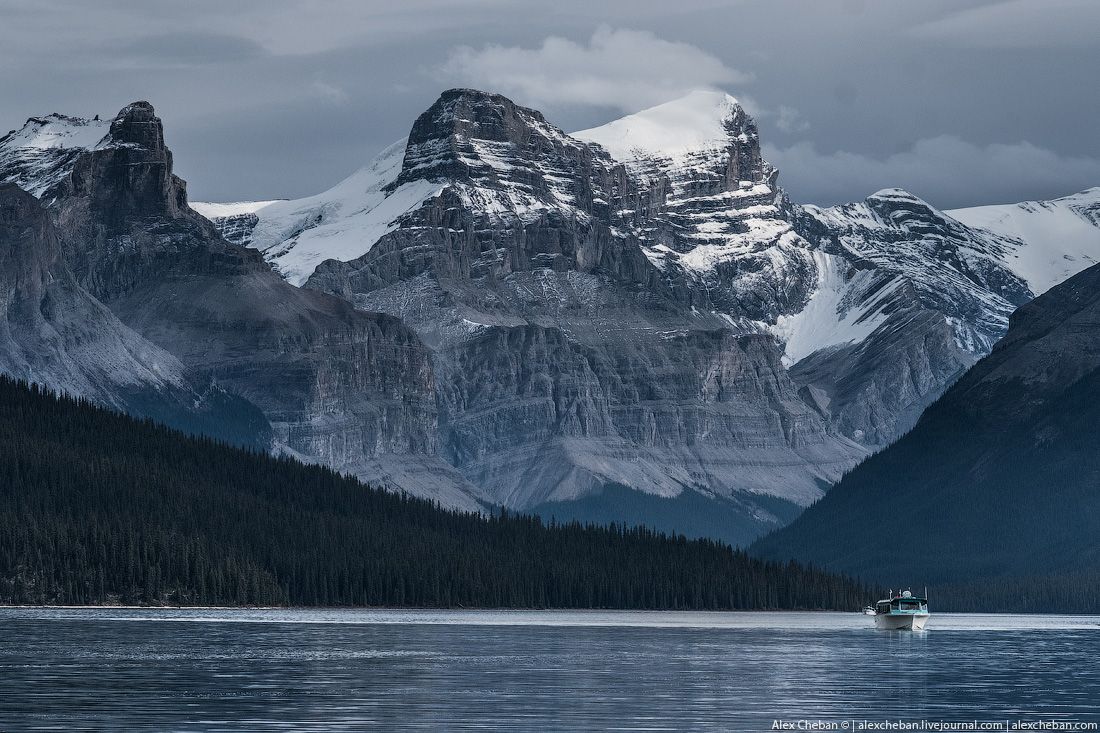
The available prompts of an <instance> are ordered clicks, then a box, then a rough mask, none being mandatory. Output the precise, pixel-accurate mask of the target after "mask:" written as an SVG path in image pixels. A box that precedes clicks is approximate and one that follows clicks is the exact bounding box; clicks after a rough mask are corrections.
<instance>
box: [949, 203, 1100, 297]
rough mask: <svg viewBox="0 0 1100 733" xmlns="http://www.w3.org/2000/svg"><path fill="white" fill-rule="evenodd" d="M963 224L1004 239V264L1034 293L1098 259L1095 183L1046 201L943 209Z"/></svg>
mask: <svg viewBox="0 0 1100 733" xmlns="http://www.w3.org/2000/svg"><path fill="white" fill-rule="evenodd" d="M947 213H948V214H950V215H951V216H952V217H954V218H955V219H957V220H959V221H961V222H962V223H964V224H966V225H967V226H970V227H973V228H975V229H981V230H984V231H987V232H990V233H992V234H994V235H997V236H1000V237H1004V238H1006V239H1008V240H1010V241H1011V242H1012V243H1013V244H1014V245H1016V246H1015V247H1014V248H1013V251H1012V252H1011V253H1010V254H1008V255H1007V256H1006V257H1004V258H1003V262H1004V264H1005V266H1006V267H1008V268H1009V269H1010V270H1012V271H1013V272H1014V273H1016V274H1017V275H1019V276H1020V277H1022V278H1023V279H1024V280H1026V281H1027V283H1028V286H1029V287H1030V288H1031V290H1032V292H1034V293H1035V294H1036V295H1038V294H1041V293H1043V292H1046V291H1047V290H1049V289H1050V288H1052V287H1053V286H1055V285H1057V284H1058V283H1060V282H1062V281H1063V280H1066V279H1068V278H1069V277H1070V276H1072V275H1076V274H1077V273H1078V272H1080V271H1082V270H1084V269H1086V268H1088V267H1091V266H1092V265H1095V264H1096V263H1097V262H1098V261H1100V187H1097V188H1090V189H1087V190H1085V191H1081V192H1080V193H1076V194H1072V195H1070V196H1063V197H1062V198H1058V199H1054V200H1052V201H1025V202H1022V203H1018V204H1004V205H994V206H976V207H972V208H966V209H954V210H952V211H948V212H947Z"/></svg>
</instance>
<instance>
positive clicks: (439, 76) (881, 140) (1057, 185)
mask: <svg viewBox="0 0 1100 733" xmlns="http://www.w3.org/2000/svg"><path fill="white" fill-rule="evenodd" d="M1098 28H1100V1H1098V0H1003V1H990V0H984V1H981V0H952V1H950V2H948V1H945V0H921V1H920V2H915V1H914V0H898V1H897V2H894V1H893V0H805V1H799V2H795V1H793V0H766V1H763V2H752V1H748V0H746V1H745V2H706V1H704V0H664V1H663V2H646V1H645V0H612V1H610V2H592V1H591V0H583V1H580V0H555V2H540V3H525V2H517V1H515V0H465V1H462V2H460V1H459V0H387V1H386V2H373V1H370V0H367V1H363V0H342V1H336V2H317V1H313V2H310V1H308V0H232V1H231V2H227V1H226V0H191V1H190V2H179V0H165V1H162V0H141V1H140V2H135V1H134V0H0V131H2V130H7V129H11V128H15V127H19V126H20V125H22V123H23V121H24V120H25V119H26V118H27V117H29V116H31V115H39V114H45V113H48V112H55V111H56V112H64V113H67V114H74V115H87V116H91V115H93V114H100V115H104V116H108V115H113V114H114V113H115V112H117V110H118V109H119V108H121V107H122V106H123V105H125V104H126V103H127V102H129V101H132V100H135V99H147V100H149V101H150V102H152V103H153V104H154V106H155V107H156V109H157V112H158V114H159V115H160V117H161V118H162V119H163V120H164V122H165V128H166V136H167V140H168V144H169V146H170V147H171V148H172V149H173V151H174V152H175V159H176V168H177V172H178V173H179V174H180V175H181V176H183V177H184V178H186V179H187V180H188V182H189V190H190V193H191V198H192V199H194V200H204V199H205V200H215V201H226V200H245V199H257V198H279V197H297V196H302V195H307V194H311V193H317V192H319V191H321V190H323V189H325V188H328V187H329V186H331V185H332V184H334V183H336V182H337V181H338V180H340V179H341V178H342V177H344V176H345V175H347V174H348V173H350V172H352V171H353V170H355V169H356V168H358V167H359V166H361V165H363V164H364V163H366V162H367V161H368V160H369V159H370V158H371V157H372V156H373V155H374V153H376V152H377V151H378V150H380V149H381V148H382V147H384V146H385V145H387V144H389V143H391V142H393V141H394V140H397V139H399V138H401V137H403V136H405V135H406V134H407V133H408V129H409V127H410V126H411V124H412V121H413V120H414V119H415V118H416V116H417V115H418V114H419V113H420V112H422V111H423V110H424V109H425V108H426V107H428V106H429V105H430V104H431V103H432V101H433V100H434V99H435V97H436V96H437V95H438V94H439V92H440V91H442V90H443V89H446V88H449V87H453V86H474V87H478V88H482V89H488V90H492V91H498V92H501V93H503V94H506V95H508V96H510V97H512V98H513V99H515V100H516V101H518V102H520V103H523V104H527V105H531V106H536V107H538V108H539V109H541V110H542V111H543V112H544V113H545V114H546V116H547V117H548V118H549V119H550V120H551V121H552V122H554V123H555V124H557V125H558V126H560V127H562V128H564V129H565V130H567V131H568V130H577V129H582V128H585V127H591V126H593V125H597V124H600V123H602V122H605V121H608V120H611V119H614V118H616V117H619V116H621V115H623V114H624V113H627V112H632V111H636V110H638V109H641V108H644V107H646V106H650V105H653V104H657V103H660V102H662V101H666V100H668V99H671V98H674V97H676V96H679V95H681V94H683V93H685V92H687V91H689V90H691V89H693V88H699V87H712V88H719V89H723V90H726V91H728V92H730V93H731V94H733V95H734V96H737V97H738V98H739V99H742V100H743V101H744V102H745V103H746V106H748V107H749V108H750V110H751V111H752V112H753V113H754V114H756V115H757V117H758V120H759V123H760V128H761V135H762V138H763V140H764V142H765V154H766V156H767V157H768V158H769V160H771V161H772V162H773V163H774V164H776V165H777V166H779V168H780V171H781V174H780V183H781V184H783V185H784V186H785V187H786V188H787V190H788V191H790V193H791V195H792V197H793V198H794V199H795V200H798V201H812V202H817V203H823V204H830V203H837V202H841V201H848V200H855V199H860V198H862V197H863V196H865V195H867V194H868V193H871V192H873V191H875V190H877V189H879V188H883V187H887V186H901V187H904V188H908V189H910V190H911V191H913V192H914V193H916V194H918V195H920V196H922V197H924V198H926V199H928V200H929V201H931V202H932V203H934V204H936V205H938V206H940V207H943V208H950V207H957V206H967V205H977V204H983V203H996V202H1007V201H1018V200H1024V199H1033V198H1050V197H1054V196H1058V195H1062V194H1066V193H1070V192H1073V191H1076V190H1079V189H1082V188H1087V187H1089V186H1097V185H1100V133H1098V126H1097V120H1098V119H1100V94H1098V93H1097V84H1098V80H1100V32H1097V29H1098Z"/></svg>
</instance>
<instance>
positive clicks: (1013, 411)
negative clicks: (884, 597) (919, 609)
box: [755, 265, 1100, 612]
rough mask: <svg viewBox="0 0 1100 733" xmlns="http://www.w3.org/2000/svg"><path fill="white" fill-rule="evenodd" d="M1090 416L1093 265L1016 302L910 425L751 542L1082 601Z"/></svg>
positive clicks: (1094, 389)
mask: <svg viewBox="0 0 1100 733" xmlns="http://www.w3.org/2000/svg"><path fill="white" fill-rule="evenodd" d="M1098 425H1100V265H1098V266H1094V267H1091V268H1089V269H1087V270H1085V271H1084V272H1081V273H1079V274H1077V275H1075V276H1073V277H1071V278H1070V279H1069V280H1067V281H1065V282H1064V283H1061V284H1060V285H1056V286H1054V287H1053V288H1051V289H1050V290H1049V291H1047V292H1046V293H1045V294H1043V295H1041V296H1039V297H1038V298H1036V299H1035V300H1033V301H1031V302H1030V303H1028V304H1026V305H1024V306H1022V307H1021V308H1019V309H1018V310H1017V311H1016V312H1015V313H1013V315H1012V316H1011V321H1010V326H1009V329H1008V333H1007V334H1006V335H1005V337H1004V338H1003V339H1002V340H1001V341H999V342H998V343H997V345H996V346H995V347H994V348H993V350H992V352H991V353H990V354H989V355H988V356H986V357H985V358H984V359H982V360H981V361H979V362H978V363H977V364H975V365H974V366H973V367H972V368H971V369H970V370H969V371H968V372H967V373H966V375H964V376H963V377H962V378H961V379H960V380H959V381H958V382H957V383H956V384H955V385H954V386H953V387H951V388H950V389H949V390H948V391H947V392H946V394H944V395H943V397H942V398H940V399H939V400H938V401H937V402H936V403H935V404H933V405H932V406H931V407H930V408H928V410H927V411H926V412H925V413H924V415H923V416H922V417H921V418H920V420H919V422H918V423H917V425H916V427H915V428H914V429H913V430H912V431H911V432H910V433H909V434H907V435H906V436H905V437H903V438H902V439H901V440H899V441H898V442H896V443H895V444H893V445H892V446H890V447H888V448H886V449H885V450H883V451H882V452H880V453H878V454H877V455H875V456H873V457H871V458H869V459H868V460H867V461H865V462H864V463H862V464H861V465H860V466H858V467H857V468H856V469H854V470H853V471H852V472H851V473H850V474H848V475H847V476H845V477H844V479H843V480H842V481H841V482H840V483H839V484H837V485H836V486H835V487H834V488H833V489H832V490H831V491H830V492H829V494H828V495H826V496H825V498H823V499H822V500H821V501H820V502H818V503H817V504H815V505H814V506H812V507H810V508H809V509H808V510H807V511H806V512H805V513H804V514H803V515H802V516H801V517H799V519H797V520H796V521H795V522H794V523H793V524H791V525H790V526H789V527H787V528H785V529H783V530H781V531H779V532H777V533H775V534H772V535H769V536H768V537H766V538H764V539H763V540H760V541H759V542H758V543H757V544H756V545H755V549H756V550H757V551H758V552H759V553H761V554H762V555H764V556H767V557H774V558H780V557H781V558H784V559H786V558H789V557H797V558H801V559H803V560H807V561H812V562H814V563H815V564H821V565H825V566H828V567H830V568H833V569H838V570H839V569H843V570H845V571H849V572H852V573H858V574H859V575H860V576H861V577H863V578H865V579H875V580H881V581H883V582H891V583H894V584H895V585H896V584H897V583H898V582H912V583H920V584H924V583H926V582H927V583H929V584H941V585H945V586H948V588H950V587H951V586H956V587H959V588H964V589H980V590H981V592H982V593H991V594H993V596H994V597H995V598H996V599H997V600H998V601H1000V602H1001V603H1000V605H1001V606H1003V607H1005V608H1016V609H1021V608H1024V609H1033V610H1034V609H1045V610H1051V609H1052V608H1060V609H1065V610H1077V611H1083V610H1084V611H1088V612H1095V609H1096V603H1097V602H1098V601H1097V599H1096V598H1095V597H1094V595H1092V594H1090V593H1089V589H1095V588H1096V582H1095V581H1096V579H1097V578H1098V577H1100V541H1098V540H1097V538H1098V537H1100V519H1098V518H1100V491H1098V490H1097V489H1098V487H1100V458H1098V457H1100V429H1098V428H1097V426H1098ZM987 610H988V609H987Z"/></svg>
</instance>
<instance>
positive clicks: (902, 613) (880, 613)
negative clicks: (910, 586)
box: [875, 591, 928, 631]
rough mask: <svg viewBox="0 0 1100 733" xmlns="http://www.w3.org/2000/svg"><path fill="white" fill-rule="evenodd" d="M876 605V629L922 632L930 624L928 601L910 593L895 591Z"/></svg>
mask: <svg viewBox="0 0 1100 733" xmlns="http://www.w3.org/2000/svg"><path fill="white" fill-rule="evenodd" d="M888 595H889V597H888V598H886V599H884V600H881V601H879V602H878V603H876V604H875V628H878V629H903V630H906V631H920V630H921V629H923V628H924V625H925V624H927V623H928V599H927V598H921V597H918V596H915V595H913V594H912V592H910V591H904V592H901V591H899V592H898V593H897V595H895V594H894V592H893V591H890V593H889V594H888Z"/></svg>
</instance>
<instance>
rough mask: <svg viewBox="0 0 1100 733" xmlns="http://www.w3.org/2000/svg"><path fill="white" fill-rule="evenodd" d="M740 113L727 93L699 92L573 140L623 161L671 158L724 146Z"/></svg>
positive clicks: (628, 116) (584, 133) (575, 134)
mask: <svg viewBox="0 0 1100 733" xmlns="http://www.w3.org/2000/svg"><path fill="white" fill-rule="evenodd" d="M743 113H744V110H743V109H742V108H741V105H740V104H738V102H737V100H736V99H734V98H733V97H731V96H730V95H729V94H726V93H724V92H718V91H713V90H707V89H699V90H696V91H693V92H691V93H689V94H687V95H686V96H683V97H680V98H679V99H674V100H672V101H670V102H665V103H664V104H659V105H657V106H656V107H650V108H649V109H645V110H642V111H641V112H637V113H635V114H632V115H627V116H626V117H622V118H620V119H618V120H615V121H614V122H609V123H608V124H606V125H603V126H601V127H594V128H591V129H588V130H581V131H580V132H575V133H573V137H576V138H579V139H581V140H588V141H591V142H594V143H598V144H599V145H600V146H602V147H603V148H604V150H606V151H607V152H608V153H610V154H611V156H612V157H613V158H615V159H616V160H621V161H624V162H626V161H630V160H634V159H635V158H639V157H648V156H661V157H667V158H675V157H679V156H682V155H685V154H687V153H689V152H692V151H696V150H700V149H706V148H711V149H712V148H715V147H721V146H724V145H726V144H727V143H728V135H729V131H728V129H727V123H728V122H729V121H730V120H732V119H733V118H735V117H736V116H737V115H738V114H743Z"/></svg>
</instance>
